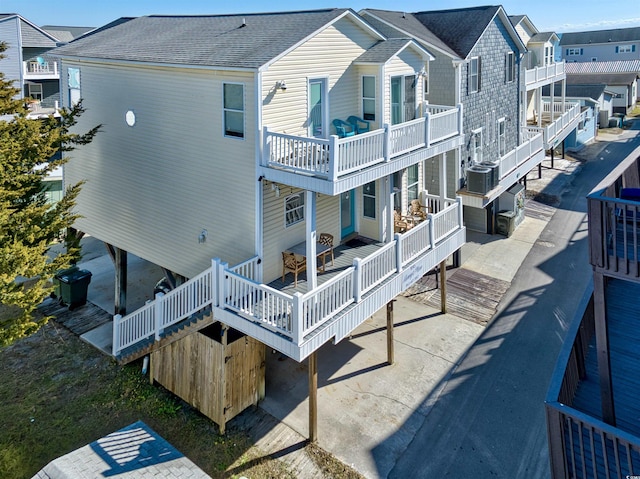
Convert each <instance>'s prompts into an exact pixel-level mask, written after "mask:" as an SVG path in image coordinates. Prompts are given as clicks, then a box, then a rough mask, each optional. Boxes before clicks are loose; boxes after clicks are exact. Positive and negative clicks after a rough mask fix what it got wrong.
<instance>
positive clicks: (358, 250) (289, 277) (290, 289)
mask: <svg viewBox="0 0 640 479" xmlns="http://www.w3.org/2000/svg"><path fill="white" fill-rule="evenodd" d="M347 243H349V244H351V245H354V246H349V244H341V245H338V246H335V247H334V248H333V253H334V257H335V261H334V263H333V265H331V258H330V257H328V258H327V263H326V268H325V271H324V273H322V272H321V271H318V286H320V285H322V283H325V282H326V281H329V280H330V279H331V278H333V277H334V276H336V275H337V274H338V273H341V272H342V271H344V270H345V269H347V268H348V267H350V266H353V260H354V259H355V258H365V257H367V256H369V255H370V254H372V253H374V252H375V251H376V250H377V249H379V248H381V247H382V246H384V243H378V242H375V241H373V240H369V239H367V238H357V239H356V240H352V241H349V242H347ZM317 262H318V263H317V264H318V267H320V266H321V265H322V260H320V259H318V260H317ZM269 286H270V287H272V288H274V289H277V290H279V291H282V292H283V293H287V294H293V293H296V292H299V293H303V294H304V293H306V292H307V291H308V289H307V272H306V271H304V272H302V273H300V274H299V275H298V286H297V287H294V286H293V273H289V272H287V274H286V275H285V277H284V281H282V277H281V276H280V277H278V279H276V280H275V281H272V282H271V283H269Z"/></svg>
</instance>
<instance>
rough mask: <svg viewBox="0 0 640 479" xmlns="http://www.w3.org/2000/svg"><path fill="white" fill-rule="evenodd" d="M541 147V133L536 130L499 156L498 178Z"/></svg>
mask: <svg viewBox="0 0 640 479" xmlns="http://www.w3.org/2000/svg"><path fill="white" fill-rule="evenodd" d="M542 149H544V142H543V138H542V134H541V133H539V132H536V133H534V134H532V135H531V137H530V138H528V139H526V140H524V141H523V142H522V143H521V144H520V145H518V146H517V147H516V148H515V149H514V150H511V151H509V153H507V154H506V155H504V156H503V157H502V158H500V169H499V172H500V179H502V178H504V177H505V176H507V175H508V174H509V173H511V172H512V171H513V170H515V169H516V168H517V167H518V166H520V165H521V164H522V163H524V162H525V161H527V160H528V159H529V158H531V157H532V156H533V155H534V154H535V153H537V152H539V151H540V150H542Z"/></svg>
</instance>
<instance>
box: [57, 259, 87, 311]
mask: <svg viewBox="0 0 640 479" xmlns="http://www.w3.org/2000/svg"><path fill="white" fill-rule="evenodd" d="M55 279H56V294H57V296H58V298H59V299H60V302H61V303H64V304H66V305H67V306H69V309H73V308H75V307H76V306H81V305H83V304H85V303H86V302H87V290H88V288H89V283H90V282H91V271H87V270H86V269H78V268H77V267H76V266H74V267H72V268H69V269H65V270H62V271H59V272H58V273H57V274H56V275H55Z"/></svg>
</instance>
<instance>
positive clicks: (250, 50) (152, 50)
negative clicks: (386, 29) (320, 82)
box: [53, 9, 383, 69]
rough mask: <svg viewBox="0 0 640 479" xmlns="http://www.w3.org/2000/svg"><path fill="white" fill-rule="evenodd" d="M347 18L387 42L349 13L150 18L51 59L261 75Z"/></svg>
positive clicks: (93, 36)
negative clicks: (204, 68)
mask: <svg viewBox="0 0 640 479" xmlns="http://www.w3.org/2000/svg"><path fill="white" fill-rule="evenodd" d="M347 15H350V16H351V17H352V18H353V19H354V20H355V21H357V22H359V23H360V24H361V25H362V26H363V27H364V28H367V29H369V31H370V32H371V33H372V35H374V36H375V37H378V38H383V37H382V35H380V34H379V33H377V32H375V31H374V30H373V29H372V27H371V26H369V25H367V24H366V23H365V22H363V21H362V19H360V18H359V17H358V16H357V15H356V14H355V13H354V12H353V11H352V10H349V9H325V10H312V11H296V12H279V13H256V14H238V15H197V16H165V15H151V16H145V17H138V18H134V19H130V20H128V21H126V22H123V23H120V24H116V25H114V26H112V27H111V28H108V29H104V30H102V29H97V30H95V31H93V32H90V33H89V34H87V35H85V36H83V37H80V38H78V39H77V40H75V41H73V42H71V43H69V44H67V45H65V46H63V47H60V48H58V49H56V50H55V51H54V52H53V53H54V55H57V56H61V57H79V58H93V59H104V60H116V61H134V62H150V63H161V64H172V65H193V66H209V67H218V68H242V69H259V68H262V67H264V66H266V65H268V64H269V63H271V62H273V61H275V60H276V59H278V58H279V57H281V56H282V55H284V54H286V52H288V51H290V50H291V49H293V48H295V47H296V46H297V45H299V44H300V43H302V42H304V41H305V40H306V39H308V38H309V37H311V36H313V35H315V34H317V33H318V32H319V31H321V30H322V29H324V28H326V27H327V26H329V25H331V24H332V23H333V22H335V21H337V20H339V19H340V18H343V17H344V16H347Z"/></svg>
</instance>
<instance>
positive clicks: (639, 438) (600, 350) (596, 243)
mask: <svg viewBox="0 0 640 479" xmlns="http://www.w3.org/2000/svg"><path fill="white" fill-rule="evenodd" d="M639 153H640V152H639V150H638V149H636V150H635V151H633V152H632V153H631V154H630V155H629V156H628V157H627V158H626V159H625V160H623V161H622V162H621V163H620V164H619V165H618V166H617V167H616V168H615V169H614V170H613V171H612V172H611V173H610V174H609V175H607V177H606V178H604V179H603V180H602V181H601V182H600V184H599V185H598V186H596V187H595V188H594V190H593V191H592V192H591V193H590V194H589V195H588V197H587V202H588V226H589V235H588V241H589V262H590V263H591V265H592V266H593V283H592V284H591V285H590V286H589V287H588V289H587V291H585V292H584V296H583V299H582V301H581V302H580V304H579V305H578V314H576V317H575V318H574V319H573V321H572V322H571V323H570V325H569V327H568V330H567V332H566V335H565V339H564V345H563V347H562V350H561V352H560V354H559V357H558V362H557V365H556V368H555V371H554V373H553V376H552V378H551V382H550V386H549V391H548V393H547V399H546V401H545V410H546V417H547V432H548V443H549V458H550V461H551V477H552V478H553V479H561V478H567V477H580V478H584V479H592V478H601V477H633V476H634V475H637V474H638V471H640V423H639V422H638V417H640V402H639V401H638V394H637V393H638V378H639V377H640V370H639V366H640V336H639V335H638V327H637V323H638V298H639V297H640V280H639V278H640V261H639V259H638V258H639V255H640V248H639V245H640V220H639V219H640V181H639V180H638V171H639V169H640V164H639V163H640V161H639V160H640V159H639V156H638V155H639ZM576 293H577V294H581V292H576Z"/></svg>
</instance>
